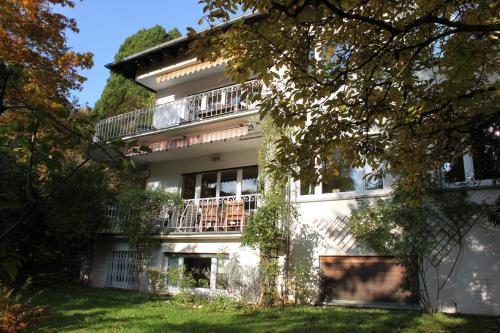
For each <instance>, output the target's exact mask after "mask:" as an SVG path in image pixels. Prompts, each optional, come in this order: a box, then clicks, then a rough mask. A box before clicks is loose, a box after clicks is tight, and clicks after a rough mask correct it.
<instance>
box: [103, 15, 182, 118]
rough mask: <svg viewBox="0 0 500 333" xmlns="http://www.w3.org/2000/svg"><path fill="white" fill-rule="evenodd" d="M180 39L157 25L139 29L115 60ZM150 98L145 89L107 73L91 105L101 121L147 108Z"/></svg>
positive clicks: (152, 94)
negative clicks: (100, 91) (108, 75)
mask: <svg viewBox="0 0 500 333" xmlns="http://www.w3.org/2000/svg"><path fill="white" fill-rule="evenodd" d="M180 36H181V34H180V32H179V30H177V28H174V29H172V30H170V31H168V32H167V31H165V29H164V28H163V27H161V26H159V25H155V26H154V27H152V28H149V29H141V30H139V31H138V32H136V33H135V34H133V35H132V36H129V37H127V39H125V41H124V42H123V44H122V45H121V46H120V48H119V49H118V52H117V53H116V55H115V61H119V60H122V59H124V58H126V57H128V56H130V55H132V54H135V53H137V52H140V51H143V50H145V49H148V48H151V47H153V46H156V45H158V44H161V43H164V42H166V41H168V40H171V39H175V38H178V37H180ZM154 97H155V95H154V93H153V92H151V91H149V90H147V89H146V88H143V87H141V86H139V85H137V84H136V83H134V82H132V81H130V80H127V79H126V78H124V77H123V76H121V75H119V74H116V73H111V75H110V77H109V78H108V81H107V82H106V86H105V87H104V90H103V92H102V94H101V97H100V98H99V100H98V101H97V102H96V104H95V112H96V113H97V114H98V115H99V116H100V117H101V118H104V117H109V116H113V115H117V114H122V113H125V112H130V111H133V110H136V109H140V108H143V107H145V106H148V105H150V104H151V103H152V102H153V100H154Z"/></svg>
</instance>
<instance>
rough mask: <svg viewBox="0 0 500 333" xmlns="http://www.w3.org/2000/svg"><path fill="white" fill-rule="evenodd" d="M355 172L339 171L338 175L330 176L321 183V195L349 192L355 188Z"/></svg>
mask: <svg viewBox="0 0 500 333" xmlns="http://www.w3.org/2000/svg"><path fill="white" fill-rule="evenodd" d="M355 173H356V171H355V170H347V169H342V168H341V169H340V170H339V174H338V175H334V176H331V177H329V178H327V179H325V180H323V182H322V183H321V193H336V192H350V191H354V190H355V188H356V178H355V177H356V175H355Z"/></svg>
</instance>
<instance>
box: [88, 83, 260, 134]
mask: <svg viewBox="0 0 500 333" xmlns="http://www.w3.org/2000/svg"><path fill="white" fill-rule="evenodd" d="M257 88H258V85H257V81H251V82H248V83H246V84H245V85H243V86H242V85H231V86H227V87H223V88H219V89H215V90H210V91H207V92H204V93H200V94H196V95H192V96H188V97H186V98H182V99H179V100H175V101H172V102H168V103H165V104H160V105H157V106H154V107H151V108H146V109H141V110H136V111H132V112H128V113H124V114H120V115H117V116H113V117H110V118H106V119H103V120H101V121H100V122H98V123H97V125H96V140H98V141H101V142H104V141H110V140H114V139H118V138H121V137H126V136H132V135H138V134H142V133H147V132H152V131H156V130H160V129H165V128H170V127H176V126H179V125H181V124H184V123H190V122H195V121H199V120H202V119H208V118H212V117H216V116H221V115H225V114H230V113H236V112H240V111H245V110H249V109H251V108H252V107H255V105H254V104H253V103H251V102H250V99H249V97H250V95H251V94H255V93H257ZM243 92H246V93H245V94H243Z"/></svg>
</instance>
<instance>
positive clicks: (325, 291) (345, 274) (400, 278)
mask: <svg viewBox="0 0 500 333" xmlns="http://www.w3.org/2000/svg"><path fill="white" fill-rule="evenodd" d="M320 268H321V273H322V283H321V298H322V300H323V301H324V302H332V301H334V300H344V301H365V302H385V303H387V302H390V303H394V302H397V303H407V304H415V303H417V302H418V298H417V297H416V293H415V292H414V290H417V288H415V281H416V279H412V278H405V268H404V267H403V266H402V265H400V264H399V263H398V262H397V261H396V260H395V259H394V258H393V257H390V256H321V257H320Z"/></svg>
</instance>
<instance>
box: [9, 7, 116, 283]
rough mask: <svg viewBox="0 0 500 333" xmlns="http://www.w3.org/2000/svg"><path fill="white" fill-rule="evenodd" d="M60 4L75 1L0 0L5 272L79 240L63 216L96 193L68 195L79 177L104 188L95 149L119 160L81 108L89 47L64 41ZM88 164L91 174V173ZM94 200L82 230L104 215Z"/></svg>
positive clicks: (69, 22) (65, 22)
mask: <svg viewBox="0 0 500 333" xmlns="http://www.w3.org/2000/svg"><path fill="white" fill-rule="evenodd" d="M55 6H70V7H72V6H74V1H71V0H33V1H14V0H7V1H2V2H0V170H1V174H0V179H1V181H0V185H2V186H1V188H0V199H1V202H0V276H1V277H2V279H4V278H5V277H9V278H10V279H13V278H14V277H15V275H16V273H17V270H18V269H19V267H20V264H21V263H26V262H29V263H33V262H34V261H37V259H36V258H39V257H41V256H44V255H45V256H46V257H51V258H52V259H57V258H60V257H61V253H62V254H63V255H64V253H63V252H64V247H65V246H66V245H68V244H71V245H77V244H78V242H79V241H81V240H82V237H81V234H79V232H76V233H74V232H73V231H76V230H78V229H72V226H68V225H67V224H64V223H70V221H69V220H68V219H66V220H65V218H64V217H63V215H65V214H68V212H69V211H70V210H71V209H73V210H74V211H80V212H82V210H80V209H81V208H82V207H84V206H85V205H90V204H91V203H95V202H94V201H92V200H91V199H87V200H78V201H72V202H70V201H71V199H76V198H77V197H78V196H76V195H72V196H71V197H69V196H68V193H69V192H70V191H75V190H76V189H77V188H76V187H74V186H75V184H76V183H75V182H74V180H75V179H78V180H81V179H86V180H87V181H86V183H85V184H84V185H81V186H80V187H79V189H80V190H81V194H83V193H87V194H89V195H92V196H93V197H94V198H95V199H99V198H101V197H102V195H101V194H102V192H99V191H101V190H102V191H105V190H106V189H104V188H102V186H101V185H102V184H101V183H102V175H101V176H99V177H97V176H96V175H100V174H101V173H103V172H105V171H106V169H105V167H104V166H101V165H97V164H92V166H91V165H89V164H90V161H91V157H90V151H92V150H95V149H96V148H98V149H102V151H103V152H104V153H105V154H108V156H109V157H110V159H111V160H113V161H120V162H121V161H122V160H121V159H117V158H115V157H114V156H113V155H112V154H111V153H109V151H108V150H105V149H104V147H103V146H102V145H101V144H100V143H96V142H94V141H93V135H94V122H95V117H94V116H93V115H92V113H91V112H89V110H88V109H83V110H82V109H80V108H79V107H78V105H77V101H75V100H74V99H73V98H72V96H71V93H72V91H74V90H78V89H81V85H82V83H83V82H84V80H85V78H84V77H82V76H81V75H79V74H78V72H79V71H80V70H81V69H85V68H89V67H91V66H92V54H91V53H76V52H74V51H73V50H71V48H70V47H69V46H68V45H67V42H66V32H67V31H68V30H69V31H73V32H78V29H77V26H76V22H75V21H74V20H73V19H69V18H67V17H65V16H64V15H61V14H59V13H56V12H54V7H55ZM116 156H119V155H116ZM124 161H125V160H124ZM92 168H94V169H92ZM91 169H92V170H91ZM89 172H90V173H92V174H93V176H88V177H86V175H88V173H89ZM76 175H78V176H79V178H75V176H76ZM94 176H96V177H94ZM69 184H71V186H72V187H70V188H68V187H67V186H70V185H69ZM87 186H88V187H87ZM98 190H99V191H98ZM99 193H100V194H99ZM98 194H99V195H98ZM79 205H80V206H79ZM93 206H94V209H95V210H94V211H90V212H88V214H87V215H85V214H80V215H79V216H78V218H79V219H80V220H78V221H74V222H75V223H79V222H82V223H80V227H82V226H83V225H86V226H87V227H88V228H82V230H95V225H96V224H97V223H98V222H99V219H97V218H96V216H97V215H102V213H103V212H102V211H101V210H100V209H99V205H97V206H96V205H93ZM73 218H76V217H74V216H73ZM87 236H88V238H91V237H92V236H93V235H92V234H91V232H89V235H87ZM88 238H86V239H88ZM77 239H78V241H77ZM66 241H67V242H68V243H65V242H66ZM84 244H85V242H81V243H80V245H82V246H83V245H84ZM76 247H77V246H74V247H73V248H76ZM47 249H50V251H44V250H47ZM71 253H75V251H68V255H70V254H71ZM28 267H29V265H28Z"/></svg>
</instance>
